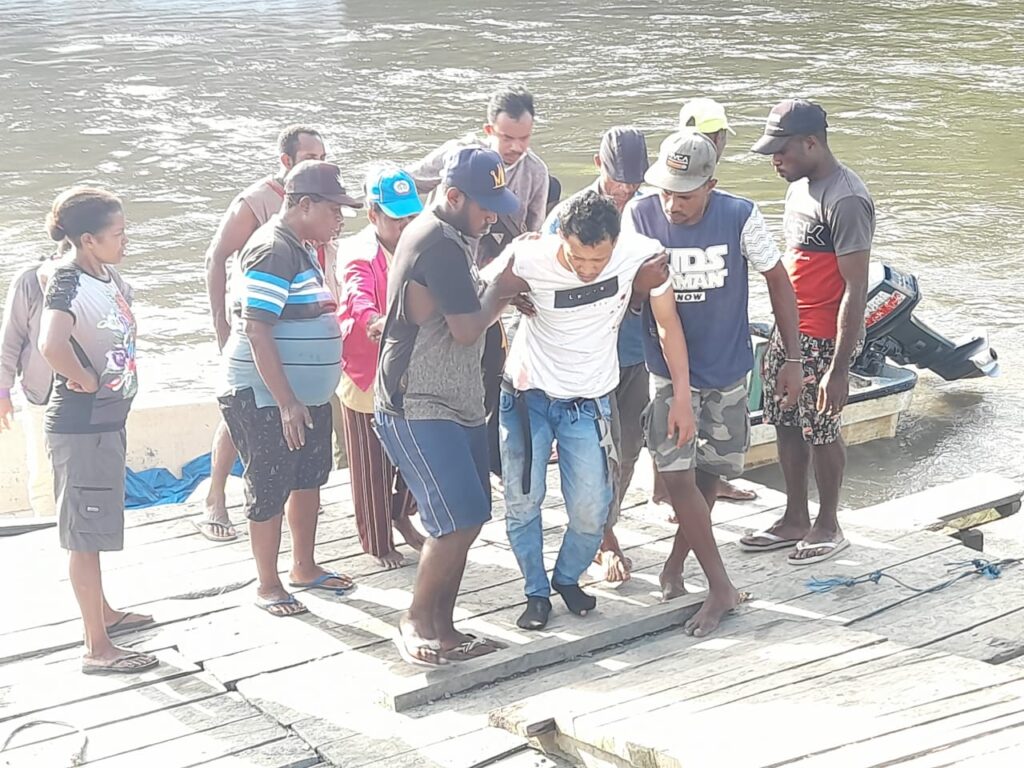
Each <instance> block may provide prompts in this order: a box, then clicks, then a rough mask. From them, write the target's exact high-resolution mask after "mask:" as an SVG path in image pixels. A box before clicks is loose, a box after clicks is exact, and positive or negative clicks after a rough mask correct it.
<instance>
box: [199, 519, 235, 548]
mask: <svg viewBox="0 0 1024 768" xmlns="http://www.w3.org/2000/svg"><path fill="white" fill-rule="evenodd" d="M192 526H193V527H194V528H195V529H196V530H197V531H199V533H200V534H202V536H203V538H205V539H207V540H208V541H212V542H214V543H215V544H225V543H227V542H229V541H236V540H237V539H238V531H236V530H235V526H234V525H232V524H231V521H230V520H229V521H228V522H226V523H222V522H221V521H220V520H210V519H208V518H206V519H202V520H193V521H192ZM217 531H222V533H220V534H219V535H218V533H217Z"/></svg>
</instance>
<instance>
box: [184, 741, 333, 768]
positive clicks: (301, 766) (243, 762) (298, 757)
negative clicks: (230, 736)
mask: <svg viewBox="0 0 1024 768" xmlns="http://www.w3.org/2000/svg"><path fill="white" fill-rule="evenodd" d="M201 765H202V768H309V767H310V766H312V767H314V768H316V767H317V766H319V768H329V766H328V765H327V763H321V762H320V757H319V756H318V755H317V754H316V752H314V751H313V750H312V749H310V748H309V746H308V745H307V744H306V743H305V742H304V741H303V740H302V739H300V738H299V737H297V736H287V737H285V738H283V739H279V740H277V741H271V742H270V743H268V744H261V745H260V746H258V747H253V748H252V749H246V750H243V751H241V752H238V753H237V754H234V755H227V756H225V757H218V758H215V759H213V760H211V761H209V762H205V763H202V764H201Z"/></svg>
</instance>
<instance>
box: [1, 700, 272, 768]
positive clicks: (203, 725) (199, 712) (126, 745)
mask: <svg viewBox="0 0 1024 768" xmlns="http://www.w3.org/2000/svg"><path fill="white" fill-rule="evenodd" d="M255 716H261V717H262V715H261V713H260V712H259V710H257V709H256V708H255V707H253V706H252V705H251V704H248V703H247V702H246V701H245V700H244V699H243V698H242V697H241V696H238V695H236V694H230V693H226V694H223V695H220V696H215V697H213V698H209V699H205V700H204V701H202V702H199V703H195V704H182V705H180V706H176V707H171V708H168V709H163V710H160V711H158V712H153V713H151V714H148V715H143V716H141V717H130V718H127V719H125V720H121V721H118V722H114V723H109V724H107V725H103V726H99V727H96V728H91V729H89V732H88V736H89V743H88V746H87V748H86V753H85V754H86V759H87V760H88V761H89V762H98V761H101V760H103V759H104V758H109V757H115V756H118V755H125V754H129V753H132V752H135V751H137V750H140V749H143V748H147V747H152V746H156V745H160V744H166V743H167V742H171V741H174V740H175V739H179V738H182V737H184V736H190V735H193V734H202V733H205V732H207V731H210V730H212V729H215V728H218V727H222V726H226V725H230V724H233V723H237V722H239V721H242V720H246V719H249V718H252V717H255ZM76 725H78V724H77V723H76ZM80 742H81V736H80V735H79V734H77V733H74V734H70V735H67V736H61V737H57V738H51V739H47V740H46V741H41V742H37V743H35V744H30V745H26V746H23V747H19V748H16V749H13V750H9V759H11V760H13V761H14V762H15V764H17V763H18V762H21V763H22V764H24V765H33V764H34V765H59V764H60V761H61V758H63V757H65V756H66V755H68V754H70V753H71V752H72V751H74V749H75V747H76V746H77V745H78V744H79V743H80Z"/></svg>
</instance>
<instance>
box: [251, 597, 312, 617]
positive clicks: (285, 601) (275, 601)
mask: <svg viewBox="0 0 1024 768" xmlns="http://www.w3.org/2000/svg"><path fill="white" fill-rule="evenodd" d="M278 606H289V607H291V606H298V608H299V609H300V610H297V611H293V612H291V613H275V612H274V608H277V607H278ZM256 607H257V608H259V609H260V610H263V611H266V612H267V613H269V614H270V615H271V616H273V617H275V618H278V619H285V618H289V617H291V616H301V615H302V614H304V613H309V609H308V608H307V607H306V606H304V605H303V604H302V603H300V602H299V601H298V600H296V599H295V595H288V597H280V598H273V597H259V596H257V597H256Z"/></svg>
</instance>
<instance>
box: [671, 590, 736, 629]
mask: <svg viewBox="0 0 1024 768" xmlns="http://www.w3.org/2000/svg"><path fill="white" fill-rule="evenodd" d="M741 602H743V595H742V594H741V593H740V592H737V591H736V590H735V589H733V588H731V587H730V589H729V591H728V592H726V593H724V594H719V593H716V592H710V593H708V596H707V597H706V598H704V604H703V605H702V606H701V607H700V610H699V611H697V613H695V614H694V615H693V617H692V618H691V619H690V620H689V621H688V622H686V624H684V625H683V632H685V633H686V634H688V635H693V636H694V637H706V636H707V635H709V634H711V633H712V632H714V631H715V630H716V629H718V625H719V623H720V622H721V621H722V617H723V616H725V615H726V614H727V613H729V612H730V611H731V610H733V609H734V608H735V607H736V606H737V605H739V604H740V603H741Z"/></svg>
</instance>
